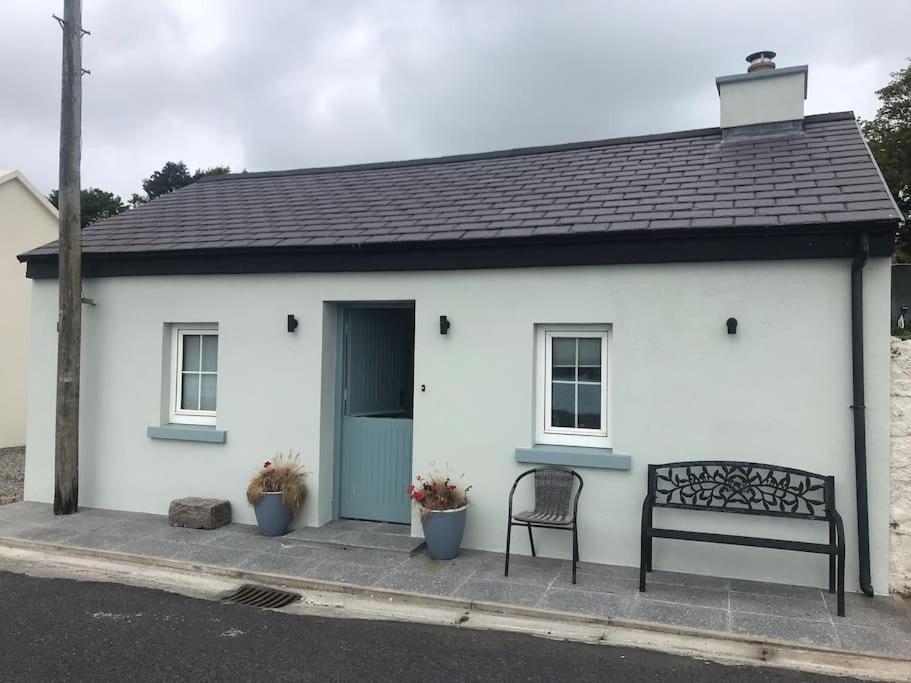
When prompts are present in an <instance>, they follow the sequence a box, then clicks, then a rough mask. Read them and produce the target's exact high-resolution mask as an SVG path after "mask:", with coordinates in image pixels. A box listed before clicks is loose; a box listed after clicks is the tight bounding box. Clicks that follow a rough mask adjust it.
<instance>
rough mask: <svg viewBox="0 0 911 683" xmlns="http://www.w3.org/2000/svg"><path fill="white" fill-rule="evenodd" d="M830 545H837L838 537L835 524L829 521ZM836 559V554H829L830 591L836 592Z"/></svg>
mask: <svg viewBox="0 0 911 683" xmlns="http://www.w3.org/2000/svg"><path fill="white" fill-rule="evenodd" d="M829 545H837V538H836V536H835V525H834V524H832V523H829ZM836 567H837V565H836V561H835V554H834V553H833V554H832V555H829V592H830V593H834V592H835V573H836Z"/></svg>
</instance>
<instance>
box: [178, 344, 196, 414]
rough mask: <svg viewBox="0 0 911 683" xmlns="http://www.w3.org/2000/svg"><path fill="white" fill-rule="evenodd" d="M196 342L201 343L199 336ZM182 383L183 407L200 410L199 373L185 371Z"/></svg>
mask: <svg viewBox="0 0 911 683" xmlns="http://www.w3.org/2000/svg"><path fill="white" fill-rule="evenodd" d="M196 343H197V344H199V341H198V337H197V342H196ZM184 357H186V356H184ZM182 384H183V386H182V387H181V392H180V407H181V409H182V410H199V375H197V374H196V373H192V372H185V373H183V383H182Z"/></svg>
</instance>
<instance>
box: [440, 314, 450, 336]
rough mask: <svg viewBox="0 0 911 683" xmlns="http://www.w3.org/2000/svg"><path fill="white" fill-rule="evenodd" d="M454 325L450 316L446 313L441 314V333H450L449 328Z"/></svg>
mask: <svg viewBox="0 0 911 683" xmlns="http://www.w3.org/2000/svg"><path fill="white" fill-rule="evenodd" d="M450 327H452V323H451V322H449V318H447V317H446V316H445V315H441V316H440V334H449V328H450Z"/></svg>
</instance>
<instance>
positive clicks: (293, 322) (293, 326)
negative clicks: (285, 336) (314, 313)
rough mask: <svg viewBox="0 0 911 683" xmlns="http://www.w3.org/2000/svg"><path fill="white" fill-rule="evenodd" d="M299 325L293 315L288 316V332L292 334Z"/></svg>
mask: <svg viewBox="0 0 911 683" xmlns="http://www.w3.org/2000/svg"><path fill="white" fill-rule="evenodd" d="M298 325H300V323H299V322H298V320H297V318H295V317H294V314H293V313H289V314H288V332H294V331H295V330H297V326H298Z"/></svg>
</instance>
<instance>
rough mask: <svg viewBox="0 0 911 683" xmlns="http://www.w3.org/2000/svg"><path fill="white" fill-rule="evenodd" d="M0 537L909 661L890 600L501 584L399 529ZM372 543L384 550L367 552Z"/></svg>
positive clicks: (598, 578)
mask: <svg viewBox="0 0 911 683" xmlns="http://www.w3.org/2000/svg"><path fill="white" fill-rule="evenodd" d="M4 537H5V538H13V539H19V540H33V541H40V542H45V543H54V544H58V545H63V546H71V547H79V548H89V549H96V550H115V551H119V552H126V553H133V554H138V555H143V556H149V557H159V558H165V559H169V560H178V561H186V562H194V563H199V564H208V565H216V566H221V567H231V568H237V569H242V570H247V571H259V572H267V573H272V574H284V575H287V576H293V577H304V578H308V579H316V580H328V581H335V582H341V583H347V584H351V585H356V586H365V587H381V588H389V589H393V590H401V591H408V592H412V593H419V594H425V595H433V596H447V597H456V598H464V599H468V600H478V601H486V602H493V603H500V604H509V605H518V606H524V607H535V608H540V609H545V610H557V611H562V612H575V613H580V614H587V615H594V616H599V617H611V618H617V619H631V620H636V621H642V622H653V623H655V622H657V623H661V624H670V625H676V626H684V627H689V628H698V629H707V630H710V631H717V632H727V633H736V634H741V635H748V636H757V637H761V638H772V639H777V640H785V641H793V642H798V643H803V644H810V645H817V646H822V647H828V648H836V649H842V650H848V651H853V652H874V653H880V654H887V655H891V656H895V657H901V658H911V620H909V618H908V614H907V611H906V609H907V608H906V607H905V606H904V605H903V604H902V603H901V602H899V601H897V600H894V599H891V598H886V597H878V598H874V599H871V598H867V597H864V596H862V595H857V594H849V595H848V596H847V616H846V617H844V618H839V617H837V616H835V603H834V596H831V595H829V594H828V593H826V592H824V591H821V590H819V589H816V588H807V587H802V586H791V585H784V584H772V583H758V582H752V581H741V580H737V579H725V578H716V577H710V576H696V575H690V574H679V573H674V572H664V571H655V572H653V573H652V574H650V578H649V590H648V592H647V593H644V594H642V593H639V592H638V590H637V580H636V575H637V570H636V569H634V568H631V567H620V566H611V565H601V564H593V563H586V562H582V563H580V565H579V577H578V583H577V584H576V585H575V586H574V585H573V584H572V583H571V574H570V566H569V563H568V562H567V561H564V560H555V559H548V558H530V557H526V556H514V557H513V559H512V561H511V564H510V576H509V577H508V578H507V577H504V576H503V556H502V554H499V553H489V552H482V551H477V550H465V551H463V553H462V554H461V555H460V556H459V557H458V558H456V559H454V560H450V561H445V562H439V561H435V560H432V559H430V558H429V557H428V556H427V555H426V552H425V551H424V550H423V549H422V548H421V547H420V539H412V538H411V537H410V535H409V533H408V527H404V526H398V525H380V524H372V523H362V522H347V521H343V522H336V523H334V524H333V525H327V526H326V527H323V528H322V529H319V530H314V529H301V530H298V531H295V532H292V533H291V534H289V535H287V536H284V537H281V538H267V537H263V536H260V535H259V533H258V530H257V528H256V527H254V526H248V525H241V524H231V525H228V526H225V527H222V528H220V529H216V530H214V531H203V530H195V529H183V528H176V527H171V526H168V523H167V518H166V517H163V516H157V515H147V514H136V513H124V512H114V511H107V510H96V509H83V510H82V511H81V512H80V513H79V514H77V515H72V516H68V517H57V518H55V517H54V516H53V514H52V511H51V507H50V506H49V505H44V504H39V503H29V502H20V503H14V504H10V505H4V506H0V538H4ZM377 539H379V543H381V544H384V547H382V548H377V547H371V546H373V545H376V544H377V543H378V542H377Z"/></svg>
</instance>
